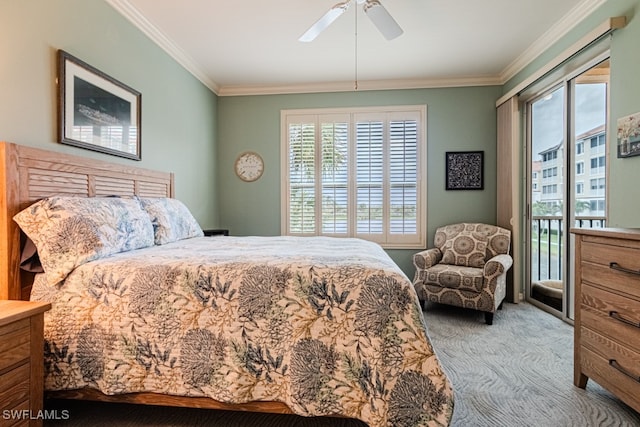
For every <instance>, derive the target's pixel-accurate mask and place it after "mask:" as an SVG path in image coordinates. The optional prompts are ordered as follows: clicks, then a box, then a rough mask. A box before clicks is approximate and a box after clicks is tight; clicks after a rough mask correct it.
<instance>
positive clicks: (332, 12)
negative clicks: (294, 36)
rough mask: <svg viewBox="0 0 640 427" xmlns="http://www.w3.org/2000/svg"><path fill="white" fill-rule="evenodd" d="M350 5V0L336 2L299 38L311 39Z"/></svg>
mask: <svg viewBox="0 0 640 427" xmlns="http://www.w3.org/2000/svg"><path fill="white" fill-rule="evenodd" d="M350 5H351V0H346V1H343V2H341V3H338V4H336V5H335V6H333V7H332V8H331V9H329V10H328V11H327V13H325V14H324V16H323V17H322V18H320V19H318V20H317V21H316V23H315V24H313V25H312V26H311V27H310V28H309V29H308V30H307V31H306V32H305V33H304V34H303V35H302V36H300V38H299V39H298V40H299V41H301V42H310V41H313V40H314V39H315V38H316V37H318V35H319V34H320V33H321V32H323V31H324V30H325V29H327V27H329V25H331V24H332V23H333V21H335V20H336V19H338V17H339V16H340V15H342V14H343V13H344V12H346V10H347V9H348V8H349V6H350Z"/></svg>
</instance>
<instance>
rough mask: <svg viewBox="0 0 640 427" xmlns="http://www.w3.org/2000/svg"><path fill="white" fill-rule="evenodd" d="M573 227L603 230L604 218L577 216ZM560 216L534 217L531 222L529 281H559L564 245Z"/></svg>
mask: <svg viewBox="0 0 640 427" xmlns="http://www.w3.org/2000/svg"><path fill="white" fill-rule="evenodd" d="M574 226H575V227H581V228H603V227H605V226H606V218H604V217H601V216H579V217H576V219H575V225H574ZM564 236H565V224H564V218H563V217H562V216H534V217H532V220H531V281H532V282H534V281H538V280H561V278H562V268H563V266H562V256H561V254H562V248H563V247H564V245H566V241H565V240H564V239H565V237H564Z"/></svg>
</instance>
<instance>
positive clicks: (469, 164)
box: [446, 151, 484, 190]
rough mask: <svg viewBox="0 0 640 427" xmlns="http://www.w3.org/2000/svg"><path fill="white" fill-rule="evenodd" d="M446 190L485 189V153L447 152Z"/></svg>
mask: <svg viewBox="0 0 640 427" xmlns="http://www.w3.org/2000/svg"><path fill="white" fill-rule="evenodd" d="M446 162H447V163H446V170H447V175H446V180H447V182H446V189H447V190H482V189H484V151H447V153H446Z"/></svg>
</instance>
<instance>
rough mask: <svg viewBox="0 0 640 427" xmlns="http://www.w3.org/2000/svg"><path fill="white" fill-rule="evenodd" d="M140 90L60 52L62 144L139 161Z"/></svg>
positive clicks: (60, 131)
mask: <svg viewBox="0 0 640 427" xmlns="http://www.w3.org/2000/svg"><path fill="white" fill-rule="evenodd" d="M141 99H142V96H141V94H140V92H138V91H136V90H134V89H132V88H130V87H129V86H127V85H125V84H123V83H121V82H119V81H117V80H115V79H114V78H112V77H109V76H108V75H106V74H105V73H103V72H101V71H99V70H97V69H95V68H94V67H92V66H91V65H89V64H87V63H85V62H83V61H81V60H80V59H78V58H75V57H74V56H72V55H70V54H69V53H67V52H65V51H63V50H59V51H58V114H59V121H58V139H59V141H60V143H62V144H67V145H74V146H76V147H82V148H86V149H89V150H94V151H100V152H103V153H108V154H112V155H114V156H120V157H126V158H129V159H133V160H140V159H141V153H140V148H141V144H140V102H141Z"/></svg>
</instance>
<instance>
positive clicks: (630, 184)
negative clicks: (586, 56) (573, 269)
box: [504, 0, 640, 228]
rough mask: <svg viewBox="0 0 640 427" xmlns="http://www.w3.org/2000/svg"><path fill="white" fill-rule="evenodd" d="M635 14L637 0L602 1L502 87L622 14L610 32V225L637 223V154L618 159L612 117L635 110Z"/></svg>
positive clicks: (638, 63)
mask: <svg viewBox="0 0 640 427" xmlns="http://www.w3.org/2000/svg"><path fill="white" fill-rule="evenodd" d="M638 12H640V1H638V0H608V1H607V2H606V3H604V4H603V5H602V6H601V7H600V8H599V9H598V10H596V11H595V12H594V13H593V14H592V15H591V16H589V17H588V18H587V19H585V20H584V21H583V22H581V23H580V24H579V25H578V26H576V28H574V29H573V30H572V31H571V32H569V33H568V34H567V35H566V36H565V37H563V38H562V39H561V40H560V41H559V42H558V43H556V44H554V45H553V46H552V47H550V48H549V49H548V50H547V51H545V52H544V53H543V54H542V55H540V57H539V58H537V59H536V60H535V61H533V62H532V63H531V64H529V66H527V67H526V68H525V69H524V70H523V71H522V72H520V73H519V74H518V75H517V76H515V77H514V78H513V79H511V80H510V81H509V82H507V84H505V86H504V92H505V93H506V92H508V91H509V90H510V89H512V88H513V87H516V86H517V85H518V83H520V82H521V81H523V80H524V79H526V78H527V77H528V76H530V75H531V74H533V73H534V72H535V71H536V70H538V69H540V68H542V67H543V66H544V65H545V64H546V63H548V62H549V61H551V60H552V59H553V58H554V57H556V56H558V55H559V54H561V53H562V52H563V51H564V50H565V49H567V48H569V47H570V46H571V45H572V44H574V43H576V42H577V41H578V40H580V38H582V37H584V36H585V35H586V34H588V33H589V32H590V31H591V30H593V29H594V28H596V27H597V26H598V25H599V24H601V23H603V22H605V20H606V19H608V18H610V17H615V16H626V18H627V25H626V27H625V28H622V29H619V30H616V31H615V32H614V33H613V35H612V36H611V37H612V38H611V50H610V51H611V86H610V97H609V101H610V111H609V113H610V114H609V130H608V139H609V158H608V162H609V177H608V204H609V210H608V225H609V226H611V227H635V228H637V227H640V186H639V185H637V183H638V182H639V181H640V156H638V157H630V158H624V159H619V158H617V151H616V150H617V147H616V129H617V124H616V123H617V120H618V118H620V117H624V116H628V115H629V114H634V113H637V112H640V79H639V78H638V70H640V55H639V54H638V42H639V41H640V20H639V19H638V16H637V15H638Z"/></svg>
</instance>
